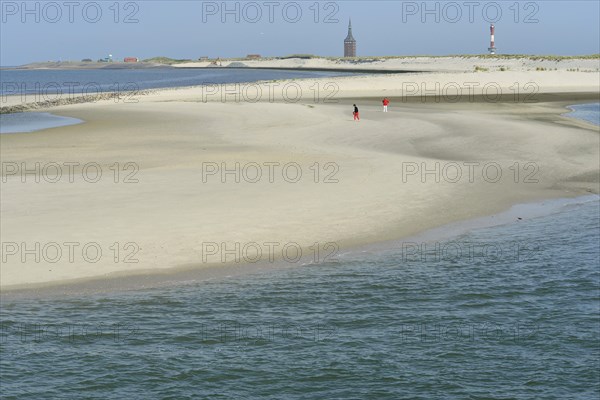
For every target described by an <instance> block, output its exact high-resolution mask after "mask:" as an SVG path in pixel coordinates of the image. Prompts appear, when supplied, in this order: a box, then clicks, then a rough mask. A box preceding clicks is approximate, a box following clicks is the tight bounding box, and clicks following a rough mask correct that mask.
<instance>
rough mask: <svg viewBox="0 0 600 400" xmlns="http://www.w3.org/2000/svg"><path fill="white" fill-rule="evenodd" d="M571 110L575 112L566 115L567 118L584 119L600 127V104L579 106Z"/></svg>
mask: <svg viewBox="0 0 600 400" xmlns="http://www.w3.org/2000/svg"><path fill="white" fill-rule="evenodd" d="M569 108H570V109H571V110H573V111H572V112H570V113H568V114H566V115H567V117H571V118H577V119H582V120H584V121H587V122H591V123H592V124H594V125H598V126H600V103H590V104H577V105H574V106H569Z"/></svg>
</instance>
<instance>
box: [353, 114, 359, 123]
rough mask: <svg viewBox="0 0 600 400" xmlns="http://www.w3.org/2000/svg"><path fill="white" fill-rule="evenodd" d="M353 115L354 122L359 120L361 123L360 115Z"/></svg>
mask: <svg viewBox="0 0 600 400" xmlns="http://www.w3.org/2000/svg"><path fill="white" fill-rule="evenodd" d="M352 114H354V120H355V121H356V120H359V121H360V113H357V112H355V113H352Z"/></svg>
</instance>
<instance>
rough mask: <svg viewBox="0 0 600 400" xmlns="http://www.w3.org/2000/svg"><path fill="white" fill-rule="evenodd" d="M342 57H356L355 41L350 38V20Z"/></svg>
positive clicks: (352, 37)
mask: <svg viewBox="0 0 600 400" xmlns="http://www.w3.org/2000/svg"><path fill="white" fill-rule="evenodd" d="M344 57H356V40H355V39H354V36H352V20H350V22H349V23H348V36H346V39H345V40H344Z"/></svg>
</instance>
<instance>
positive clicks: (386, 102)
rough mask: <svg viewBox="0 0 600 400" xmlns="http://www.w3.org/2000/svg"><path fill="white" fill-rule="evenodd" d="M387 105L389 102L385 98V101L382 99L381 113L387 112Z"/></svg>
mask: <svg viewBox="0 0 600 400" xmlns="http://www.w3.org/2000/svg"><path fill="white" fill-rule="evenodd" d="M389 104H390V101H389V100H388V98H387V97H386V98H385V99H383V112H388V105H389Z"/></svg>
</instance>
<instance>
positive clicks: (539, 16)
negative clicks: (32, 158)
mask: <svg viewBox="0 0 600 400" xmlns="http://www.w3.org/2000/svg"><path fill="white" fill-rule="evenodd" d="M68 3H69V0H57V1H55V2H52V1H38V2H34V1H30V2H27V6H26V8H27V9H25V8H24V7H23V6H22V1H20V0H18V1H6V0H1V1H0V4H1V11H2V15H1V32H0V33H1V35H0V45H1V50H0V57H1V58H0V64H1V65H19V64H24V63H28V62H32V61H47V60H59V59H60V60H80V59H82V58H92V59H94V60H96V59H98V58H101V57H105V56H106V55H108V54H113V56H114V58H115V59H122V58H123V57H125V56H135V57H139V58H149V57H153V56H159V55H160V56H168V57H173V58H192V59H194V58H198V57H200V56H209V57H240V56H245V55H246V54H250V53H258V54H261V55H263V56H282V55H289V54H295V53H309V54H316V55H325V56H340V55H342V54H343V40H344V38H345V37H346V31H347V24H348V18H350V17H351V18H352V23H353V28H354V37H355V38H356V40H357V41H358V55H361V56H370V55H424V54H432V55H445V54H481V53H485V52H486V50H487V48H488V46H489V21H490V20H494V21H496V23H495V25H496V46H497V48H498V53H499V54H502V53H505V54H507V53H510V54H515V53H519V54H521V53H524V54H557V55H577V54H593V53H600V39H599V37H600V6H599V3H600V2H598V1H597V0H591V1H555V0H544V1H518V2H517V1H516V0H509V1H495V2H493V1H469V0H459V1H456V2H452V1H439V2H432V1H430V2H426V3H425V4H426V5H425V7H426V8H427V10H429V11H430V13H426V11H427V10H426V9H425V8H424V7H423V2H422V1H347V0H343V1H320V2H318V7H315V3H317V2H316V0H308V1H296V2H293V1H270V0H264V1H263V0H259V1H238V2H235V1H228V2H227V4H226V6H225V7H227V8H228V9H229V10H232V11H231V13H229V14H225V11H226V10H224V8H225V7H224V2H223V1H195V0H191V1H164V0H158V1H157V0H143V1H139V0H138V1H127V0H118V2H117V0H108V1H106V0H96V1H95V2H94V1H85V0H71V3H70V4H72V5H68ZM115 3H116V4H117V7H115ZM515 4H517V6H515ZM317 8H318V9H319V13H318V14H316V12H315V11H316V9H317ZM117 9H118V13H117V12H116V11H117ZM498 9H499V10H501V13H502V15H501V16H498V15H497V10H498ZM517 9H518V13H517V12H516V11H517ZM84 10H85V11H84ZM236 10H237V11H236ZM257 10H260V13H261V14H262V15H258V14H257ZM284 10H285V11H284ZM298 10H300V11H301V15H298V14H297V11H298ZM98 11H100V12H101V15H99V14H97V12H98ZM270 11H272V14H271V13H270ZM459 13H460V14H459ZM328 16H329V19H328V18H327V17H328ZM36 18H39V21H36ZM223 18H224V19H225V20H224V21H223ZM236 18H239V22H238V21H236ZM315 19H316V21H315ZM336 19H337V20H338V22H335V20H336ZM436 19H439V20H437V21H436ZM136 21H137V22H136ZM126 22H129V23H126Z"/></svg>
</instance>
